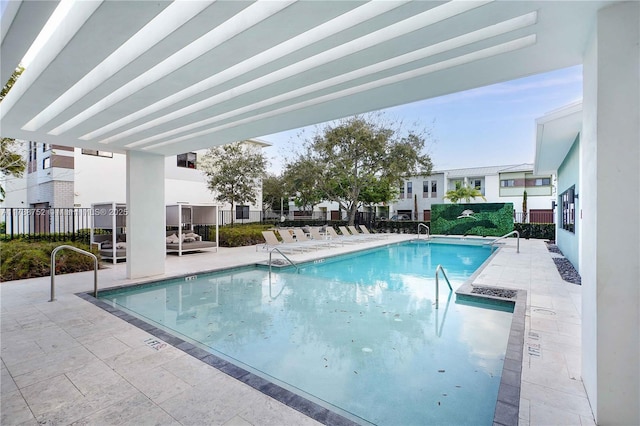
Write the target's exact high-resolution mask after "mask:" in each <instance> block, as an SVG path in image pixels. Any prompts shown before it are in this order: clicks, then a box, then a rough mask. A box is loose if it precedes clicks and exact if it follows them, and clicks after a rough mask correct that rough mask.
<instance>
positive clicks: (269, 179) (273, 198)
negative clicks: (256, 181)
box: [262, 174, 288, 212]
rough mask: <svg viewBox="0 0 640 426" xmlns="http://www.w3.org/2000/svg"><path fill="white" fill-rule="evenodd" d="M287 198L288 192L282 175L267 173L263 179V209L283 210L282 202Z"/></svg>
mask: <svg viewBox="0 0 640 426" xmlns="http://www.w3.org/2000/svg"><path fill="white" fill-rule="evenodd" d="M285 198H287V194H286V192H285V190H284V179H283V178H282V177H281V176H276V175H274V174H267V176H265V178H264V179H262V210H263V211H265V212H266V211H269V210H272V211H279V210H281V202H282V200H283V199H285ZM287 205H288V203H287Z"/></svg>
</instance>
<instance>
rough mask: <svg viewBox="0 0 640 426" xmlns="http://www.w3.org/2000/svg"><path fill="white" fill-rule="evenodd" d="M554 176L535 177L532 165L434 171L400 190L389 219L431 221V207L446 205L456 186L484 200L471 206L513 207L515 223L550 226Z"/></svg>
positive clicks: (476, 200)
mask: <svg viewBox="0 0 640 426" xmlns="http://www.w3.org/2000/svg"><path fill="white" fill-rule="evenodd" d="M554 182H555V178H554V176H553V175H544V176H537V175H535V174H534V172H533V164H517V165H507V166H493V167H475V168H465V169H450V170H440V171H434V172H433V173H432V174H431V175H429V176H413V177H411V178H409V179H407V180H405V181H404V182H403V183H402V184H401V185H400V188H399V195H398V201H397V202H395V203H393V204H392V205H391V206H390V207H389V210H390V211H389V214H390V217H393V216H394V215H396V216H401V215H402V216H403V217H409V218H411V219H413V220H424V221H429V220H431V206H432V205H433V204H443V203H449V202H450V201H449V200H447V199H445V198H444V196H445V195H446V193H447V191H450V190H454V189H456V187H457V186H458V185H466V186H469V187H472V188H476V189H478V190H479V191H480V193H481V194H482V195H483V196H484V197H485V198H486V201H485V200H483V199H482V198H476V199H473V200H471V202H472V203H484V202H488V203H513V206H514V215H515V219H516V220H517V221H521V220H525V221H532V222H533V221H535V222H549V223H552V222H553V209H554V205H553V204H552V202H554V201H555V186H554ZM525 191H526V192H527V206H526V209H527V212H526V213H527V214H526V216H525V217H523V197H524V192H525Z"/></svg>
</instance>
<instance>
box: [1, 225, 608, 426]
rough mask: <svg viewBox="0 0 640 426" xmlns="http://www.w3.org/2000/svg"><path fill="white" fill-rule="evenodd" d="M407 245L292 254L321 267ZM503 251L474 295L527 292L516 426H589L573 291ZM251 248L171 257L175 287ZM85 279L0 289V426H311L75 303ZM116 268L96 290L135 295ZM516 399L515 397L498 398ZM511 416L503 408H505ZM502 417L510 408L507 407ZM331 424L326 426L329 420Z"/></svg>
mask: <svg viewBox="0 0 640 426" xmlns="http://www.w3.org/2000/svg"><path fill="white" fill-rule="evenodd" d="M409 238H413V236H410V235H391V236H390V237H389V239H387V240H379V241H372V242H367V243H362V244H358V245H345V246H344V247H337V248H331V249H328V250H318V251H314V252H310V253H304V254H294V255H291V256H289V257H291V258H292V259H293V260H294V261H303V260H309V259H313V258H316V257H325V256H328V255H330V254H333V253H342V252H349V251H353V250H359V249H362V248H364V247H372V246H376V245H381V244H387V243H389V242H395V241H402V240H405V239H409ZM520 243H521V244H520V253H519V254H518V253H516V251H515V241H514V240H508V241H507V243H506V245H505V247H504V248H503V249H501V250H500V251H499V252H498V253H497V255H496V256H494V258H493V259H492V260H491V262H490V263H489V264H488V265H487V266H486V267H485V269H483V270H482V271H481V272H480V273H479V274H477V275H476V276H475V278H474V281H473V284H478V285H488V286H498V287H503V288H511V289H517V290H526V291H527V304H526V316H525V329H524V347H523V350H522V352H523V357H522V359H523V361H522V366H521V370H522V372H521V390H520V404H519V424H520V425H527V426H528V425H540V424H545V425H554V424H557V425H594V424H595V423H594V420H593V416H592V413H591V408H590V405H589V401H588V399H587V397H586V394H585V391H584V387H583V384H582V381H581V379H580V360H581V355H580V321H581V320H580V319H581V312H580V309H581V287H580V286H578V285H574V284H570V283H567V282H565V281H563V280H562V278H561V277H560V275H559V273H558V271H557V269H556V267H555V264H554V262H553V259H552V256H551V255H550V253H549V252H548V251H547V248H546V245H545V243H544V242H543V241H541V240H523V241H521V242H520ZM266 258H267V254H266V252H264V251H261V250H257V251H256V248H255V247H242V248H236V249H225V248H221V249H220V250H219V252H218V253H206V252H205V253H199V254H192V255H187V256H183V257H176V256H168V257H167V261H166V264H165V269H166V271H165V274H164V276H160V277H158V278H164V277H170V276H179V275H184V274H190V273H194V272H198V271H203V270H211V269H217V268H224V267H230V266H238V265H241V264H249V263H255V262H259V261H265V260H266ZM92 279H93V273H92V272H88V273H78V274H71V275H63V276H59V277H57V278H56V296H57V301H56V302H48V300H49V297H50V294H49V291H50V287H49V283H50V281H49V279H48V278H37V279H29V280H21V281H13V282H6V283H2V284H0V313H1V314H0V325H1V335H0V343H1V350H0V358H1V359H2V363H1V365H0V367H1V368H0V384H1V394H0V415H1V417H0V424H2V425H37V424H50V425H53V424H78V425H81V424H105V425H107V424H108V425H111V424H114V425H115V424H135V425H146V424H149V425H155V424H157V425H180V424H182V425H201V424H218V425H283V424H291V425H293V424H295V425H312V424H318V423H317V422H316V421H315V420H313V419H312V418H310V417H308V416H306V415H304V414H302V413H301V412H299V411H296V410H295V409H293V408H291V407H289V406H287V405H284V404H282V403H281V402H279V401H277V400H276V399H273V398H271V397H269V396H267V395H265V394H263V393H261V392H259V391H257V390H255V389H254V388H252V387H251V386H249V385H247V384H245V383H243V382H241V381H239V380H236V379H234V378H232V377H230V376H228V375H226V374H224V373H223V372H221V371H220V370H218V369H216V368H213V367H211V366H210V365H207V364H206V363H203V362H201V361H199V360H198V359H197V358H196V357H193V356H191V355H189V354H187V353H185V352H183V351H182V350H180V349H178V348H175V347H173V346H170V345H166V346H164V347H162V348H161V349H160V350H156V349H155V348H154V347H152V346H150V344H149V343H148V341H149V339H152V340H154V339H155V340H158V338H157V337H155V336H152V335H151V334H149V333H147V332H145V331H143V330H141V329H139V328H137V327H135V326H134V325H132V324H130V323H127V322H125V321H122V320H121V319H120V318H119V317H117V316H114V315H112V314H110V313H108V312H106V311H104V310H102V309H100V308H99V307H97V306H94V305H93V304H91V303H88V302H87V301H85V300H83V299H82V298H80V297H78V296H77V295H76V294H75V293H78V292H86V291H89V290H90V289H91V288H92ZM136 281H145V280H128V279H126V267H125V265H124V264H119V265H116V266H113V265H110V266H109V267H108V268H107V269H103V270H101V271H100V272H99V286H100V288H101V289H104V288H108V287H115V286H119V285H126V284H131V283H133V282H136ZM501 392H503V393H504V395H503V396H504V398H506V400H509V398H511V399H513V398H516V397H517V396H516V395H517V392H516V391H515V389H510V388H507V387H505V388H504V389H501ZM507 405H508V404H507ZM505 408H506V409H509V407H508V406H507V407H505ZM327 422H329V423H330V422H331V418H327Z"/></svg>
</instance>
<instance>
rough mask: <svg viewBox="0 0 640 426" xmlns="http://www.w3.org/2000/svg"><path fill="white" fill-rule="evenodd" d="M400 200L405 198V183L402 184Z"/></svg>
mask: <svg viewBox="0 0 640 426" xmlns="http://www.w3.org/2000/svg"><path fill="white" fill-rule="evenodd" d="M399 189H400V198H404V182H402V183H401V184H400V188H399Z"/></svg>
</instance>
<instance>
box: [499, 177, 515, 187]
mask: <svg viewBox="0 0 640 426" xmlns="http://www.w3.org/2000/svg"><path fill="white" fill-rule="evenodd" d="M500 186H501V187H502V188H508V187H512V186H516V181H515V179H503V180H501V181H500Z"/></svg>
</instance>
